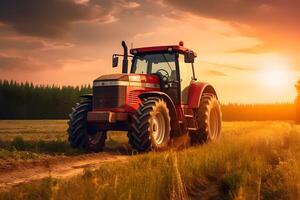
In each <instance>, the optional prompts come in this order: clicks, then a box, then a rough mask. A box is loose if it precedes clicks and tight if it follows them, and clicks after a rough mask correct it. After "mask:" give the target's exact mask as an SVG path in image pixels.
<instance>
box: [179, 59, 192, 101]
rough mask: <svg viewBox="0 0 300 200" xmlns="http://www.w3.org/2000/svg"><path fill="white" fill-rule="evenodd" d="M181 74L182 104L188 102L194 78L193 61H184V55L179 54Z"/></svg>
mask: <svg viewBox="0 0 300 200" xmlns="http://www.w3.org/2000/svg"><path fill="white" fill-rule="evenodd" d="M178 65H179V72H180V73H179V74H180V75H179V76H180V81H179V82H180V99H181V104H188V96H189V87H190V84H191V81H192V80H194V73H193V66H192V63H186V62H185V61H184V55H182V54H179V57H178Z"/></svg>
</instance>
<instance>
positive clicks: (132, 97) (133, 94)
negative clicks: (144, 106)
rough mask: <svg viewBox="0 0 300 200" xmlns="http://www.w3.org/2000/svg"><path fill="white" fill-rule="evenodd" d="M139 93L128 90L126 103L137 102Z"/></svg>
mask: <svg viewBox="0 0 300 200" xmlns="http://www.w3.org/2000/svg"><path fill="white" fill-rule="evenodd" d="M139 94H140V93H138V92H136V91H131V92H129V95H128V103H129V104H137V103H138V102H139V97H138V95H139Z"/></svg>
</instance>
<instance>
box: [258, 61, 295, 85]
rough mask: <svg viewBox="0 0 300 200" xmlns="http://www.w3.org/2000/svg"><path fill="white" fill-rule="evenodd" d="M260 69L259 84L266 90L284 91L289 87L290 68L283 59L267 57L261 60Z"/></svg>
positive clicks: (287, 62)
mask: <svg viewBox="0 0 300 200" xmlns="http://www.w3.org/2000/svg"><path fill="white" fill-rule="evenodd" d="M261 67H262V70H261V71H260V76H261V84H262V85H264V86H266V87H268V89H285V88H287V87H289V86H290V85H289V84H290V79H291V77H290V76H291V72H290V69H291V66H290V63H289V61H288V60H287V59H286V58H285V57H283V56H280V55H268V56H266V57H264V58H263V59H262V63H261Z"/></svg>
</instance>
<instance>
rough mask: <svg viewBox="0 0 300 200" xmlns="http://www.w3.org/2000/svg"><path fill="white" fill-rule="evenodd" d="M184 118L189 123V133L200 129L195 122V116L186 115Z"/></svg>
mask: <svg viewBox="0 0 300 200" xmlns="http://www.w3.org/2000/svg"><path fill="white" fill-rule="evenodd" d="M184 117H185V118H186V122H187V127H188V128H187V129H188V130H189V131H196V130H197V128H198V125H197V122H196V120H195V116H194V115H184Z"/></svg>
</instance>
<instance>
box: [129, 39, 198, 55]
mask: <svg viewBox="0 0 300 200" xmlns="http://www.w3.org/2000/svg"><path fill="white" fill-rule="evenodd" d="M174 51H175V52H178V53H183V54H184V53H192V54H194V56H195V57H197V54H196V52H194V51H193V50H191V49H188V48H185V47H184V46H183V42H179V45H168V46H154V47H141V48H134V49H130V53H131V54H133V55H135V54H144V53H157V52H174Z"/></svg>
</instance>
